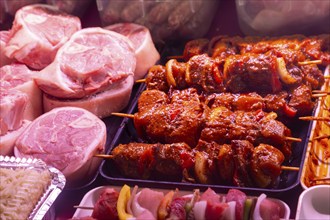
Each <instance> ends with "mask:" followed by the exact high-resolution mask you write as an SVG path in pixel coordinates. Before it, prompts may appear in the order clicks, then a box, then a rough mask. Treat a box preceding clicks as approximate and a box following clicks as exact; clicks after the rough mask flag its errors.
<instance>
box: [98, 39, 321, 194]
mask: <svg viewBox="0 0 330 220" xmlns="http://www.w3.org/2000/svg"><path fill="white" fill-rule="evenodd" d="M182 45H185V42H181V43H177V44H174V45H169V46H166V47H164V48H161V51H162V54H161V55H162V56H161V60H160V63H161V64H164V63H166V61H167V59H168V57H170V56H171V55H177V54H182V53H183V49H184V47H183V46H182ZM136 86H138V88H137V89H136V91H135V95H134V97H133V98H132V102H131V104H130V105H129V106H128V108H127V111H125V113H128V114H134V113H135V112H137V102H138V98H139V96H140V94H141V93H142V92H143V91H144V90H145V88H146V86H145V84H140V85H136ZM315 110H316V109H314V111H313V115H314V114H315ZM123 112H124V111H123ZM312 125H313V122H312V121H302V120H296V121H295V124H293V125H290V129H291V131H292V137H296V138H300V139H302V140H303V141H302V142H295V143H293V144H292V158H291V160H290V161H289V162H286V163H285V164H283V165H285V166H292V167H299V171H282V174H281V176H280V178H279V181H278V184H277V185H276V187H274V188H254V187H237V186H233V185H209V184H200V183H187V182H170V181H163V180H156V179H154V180H151V179H148V180H144V179H132V178H127V177H124V176H122V175H121V174H120V172H119V170H117V169H116V166H115V164H114V163H113V161H112V160H108V159H105V160H103V161H102V163H101V165H100V169H99V173H100V175H101V177H102V178H104V179H105V181H106V182H109V184H112V185H123V184H129V185H139V186H141V187H152V188H162V189H164V188H165V189H173V188H179V189H182V190H192V189H196V188H199V189H201V190H206V189H207V188H208V187H211V188H212V189H213V190H215V191H217V192H219V193H226V192H227V191H228V190H229V189H231V188H236V189H239V190H242V191H245V192H247V193H249V194H251V195H260V193H267V195H271V196H273V197H278V196H280V195H282V193H284V192H287V191H289V190H291V189H293V188H295V187H296V186H297V185H299V184H300V177H301V173H302V170H303V166H304V158H305V154H306V150H307V147H308V140H309V137H310V135H311V130H312ZM130 142H143V140H141V139H140V138H139V137H138V135H137V133H136V130H135V128H134V122H133V119H130V118H124V119H122V120H121V124H120V125H119V126H118V130H117V132H116V133H115V134H114V136H113V138H112V142H111V143H110V145H109V146H108V148H107V151H106V153H107V154H110V153H111V151H112V150H113V149H114V148H115V147H116V146H118V145H119V144H127V143H130Z"/></svg>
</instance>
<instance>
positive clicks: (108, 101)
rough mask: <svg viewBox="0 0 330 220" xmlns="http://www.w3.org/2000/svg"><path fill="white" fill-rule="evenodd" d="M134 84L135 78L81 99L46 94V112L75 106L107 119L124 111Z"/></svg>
mask: <svg viewBox="0 0 330 220" xmlns="http://www.w3.org/2000/svg"><path fill="white" fill-rule="evenodd" d="M133 84H134V79H133V76H129V77H127V78H126V79H125V80H124V81H122V82H118V83H116V84H115V85H114V86H113V87H112V88H111V89H109V90H106V91H104V92H100V93H97V94H95V95H91V96H88V97H86V98H81V99H60V98H56V97H53V96H50V95H47V94H45V93H44V95H43V105H44V111H45V112H48V111H50V110H52V109H54V108H57V107H65V106H73V107H80V108H84V109H86V110H88V111H90V112H92V113H93V114H94V115H96V116H98V117H99V118H105V117H108V116H110V115H111V113H112V112H120V111H121V110H123V109H124V108H125V107H126V106H127V104H128V102H129V99H130V96H131V92H132V88H133Z"/></svg>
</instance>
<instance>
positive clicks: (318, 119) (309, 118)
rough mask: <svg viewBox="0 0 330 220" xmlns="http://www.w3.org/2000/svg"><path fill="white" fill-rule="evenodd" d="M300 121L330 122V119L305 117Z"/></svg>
mask: <svg viewBox="0 0 330 220" xmlns="http://www.w3.org/2000/svg"><path fill="white" fill-rule="evenodd" d="M299 119H300V120H305V121H314V120H315V121H330V117H314V116H305V117H299Z"/></svg>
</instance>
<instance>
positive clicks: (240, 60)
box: [145, 53, 324, 94]
mask: <svg viewBox="0 0 330 220" xmlns="http://www.w3.org/2000/svg"><path fill="white" fill-rule="evenodd" d="M145 82H146V83H147V88H148V89H159V90H163V91H168V90H169V89H170V88H171V87H172V88H174V89H185V88H187V87H195V88H197V89H198V90H199V91H200V92H204V93H214V92H217V93H219V92H225V91H227V92H234V93H236V92H258V93H260V94H269V93H276V92H279V91H282V90H286V91H288V92H292V91H293V90H294V89H295V88H297V87H299V86H301V85H302V84H304V85H307V86H308V87H310V90H312V89H319V88H320V87H321V85H322V84H323V83H324V76H323V73H322V71H321V70H320V69H319V68H318V67H317V66H316V65H306V66H302V67H299V68H298V67H297V66H294V65H290V66H288V65H286V64H285V61H283V59H282V58H277V57H276V56H275V55H272V54H253V53H248V54H243V55H231V56H229V57H228V58H226V59H225V61H224V62H222V63H219V62H218V61H217V60H215V59H213V58H211V57H209V56H208V55H206V54H201V55H196V56H193V57H192V58H190V59H189V61H187V62H178V61H177V60H175V59H172V60H169V61H168V62H167V63H166V65H165V66H161V65H156V66H153V67H152V68H150V69H149V72H148V75H147V77H146V80H145Z"/></svg>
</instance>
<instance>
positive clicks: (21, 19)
mask: <svg viewBox="0 0 330 220" xmlns="http://www.w3.org/2000/svg"><path fill="white" fill-rule="evenodd" d="M80 29H81V22H80V19H79V18H78V17H76V16H72V15H69V14H66V13H64V12H61V11H59V10H57V9H56V7H53V6H49V5H43V4H35V5H28V6H24V7H22V8H21V9H19V10H18V11H17V12H16V14H15V19H14V22H13V26H12V28H11V30H10V39H9V41H8V42H7V45H6V47H5V51H4V52H5V54H6V56H7V57H9V58H12V59H16V60H17V61H19V62H21V63H24V64H26V65H27V66H29V67H31V68H33V69H37V70H40V69H43V68H44V67H46V66H47V65H48V64H50V63H51V62H52V61H53V59H54V57H55V55H56V52H57V50H58V49H59V48H60V47H61V46H62V45H63V44H64V43H65V42H66V41H68V40H69V38H70V37H71V35H72V34H73V33H75V32H76V31H78V30H80Z"/></svg>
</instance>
